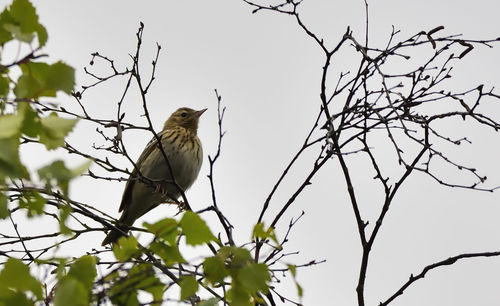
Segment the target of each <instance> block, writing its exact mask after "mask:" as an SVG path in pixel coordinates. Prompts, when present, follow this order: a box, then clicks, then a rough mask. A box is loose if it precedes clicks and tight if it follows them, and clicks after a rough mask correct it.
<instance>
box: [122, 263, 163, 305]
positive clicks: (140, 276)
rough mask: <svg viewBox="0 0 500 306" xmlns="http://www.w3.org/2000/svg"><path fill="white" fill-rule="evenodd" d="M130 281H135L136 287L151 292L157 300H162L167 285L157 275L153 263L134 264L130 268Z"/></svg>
mask: <svg viewBox="0 0 500 306" xmlns="http://www.w3.org/2000/svg"><path fill="white" fill-rule="evenodd" d="M128 281H130V282H133V283H134V284H135V288H137V289H140V290H144V291H147V292H149V293H151V294H152V295H153V299H154V300H155V301H161V300H162V297H163V291H164V289H165V285H164V284H163V283H162V282H161V281H160V280H159V279H158V278H157V277H156V275H155V270H154V269H153V266H152V265H151V264H139V265H136V266H134V267H133V268H132V269H131V270H130V273H129V277H128Z"/></svg>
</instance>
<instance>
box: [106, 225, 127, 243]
mask: <svg viewBox="0 0 500 306" xmlns="http://www.w3.org/2000/svg"><path fill="white" fill-rule="evenodd" d="M116 227H117V228H118V229H120V230H116V229H112V230H111V231H110V232H109V233H108V235H107V236H106V238H104V240H103V241H102V244H101V245H102V246H105V245H106V244H109V243H115V242H117V241H118V239H119V238H120V237H122V236H125V234H124V233H126V232H127V230H128V226H127V225H124V224H122V225H120V224H117V225H116Z"/></svg>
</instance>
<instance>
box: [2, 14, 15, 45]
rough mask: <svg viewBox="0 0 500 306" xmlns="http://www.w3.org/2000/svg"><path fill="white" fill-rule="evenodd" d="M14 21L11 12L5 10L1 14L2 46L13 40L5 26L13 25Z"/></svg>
mask: <svg viewBox="0 0 500 306" xmlns="http://www.w3.org/2000/svg"><path fill="white" fill-rule="evenodd" d="M13 22H14V19H13V18H12V16H10V13H9V10H8V9H4V10H3V12H2V13H1V14H0V45H3V44H4V43H6V42H8V41H9V40H12V38H13V37H12V34H11V33H10V32H9V31H7V30H6V29H5V27H4V26H5V25H6V24H9V23H13Z"/></svg>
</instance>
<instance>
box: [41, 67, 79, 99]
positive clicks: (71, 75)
mask: <svg viewBox="0 0 500 306" xmlns="http://www.w3.org/2000/svg"><path fill="white" fill-rule="evenodd" d="M45 86H46V87H47V88H48V89H52V90H56V91H58V90H62V91H64V92H65V93H67V94H68V95H69V94H71V92H72V91H73V88H74V86H75V69H73V67H71V66H68V65H66V64H65V63H63V62H60V61H59V62H57V63H55V64H52V65H51V66H50V68H49V70H48V74H47V78H46V79H45Z"/></svg>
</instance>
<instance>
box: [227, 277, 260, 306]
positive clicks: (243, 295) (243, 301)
mask: <svg viewBox="0 0 500 306" xmlns="http://www.w3.org/2000/svg"><path fill="white" fill-rule="evenodd" d="M227 298H228V300H229V305H231V306H253V305H254V304H253V303H251V302H250V294H249V293H248V291H246V290H244V289H243V288H242V287H241V286H240V285H239V284H235V283H234V282H233V285H232V286H231V289H229V290H228V292H227Z"/></svg>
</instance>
